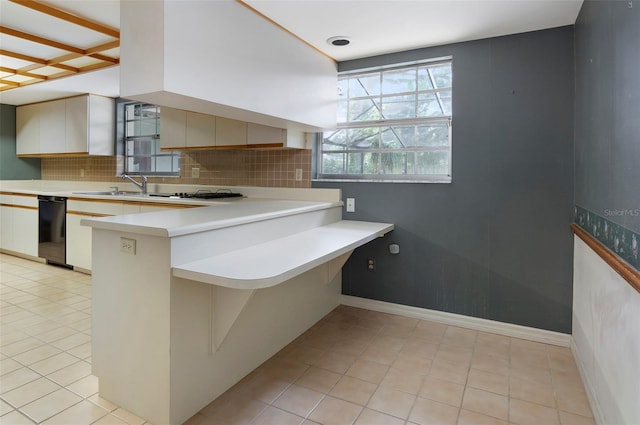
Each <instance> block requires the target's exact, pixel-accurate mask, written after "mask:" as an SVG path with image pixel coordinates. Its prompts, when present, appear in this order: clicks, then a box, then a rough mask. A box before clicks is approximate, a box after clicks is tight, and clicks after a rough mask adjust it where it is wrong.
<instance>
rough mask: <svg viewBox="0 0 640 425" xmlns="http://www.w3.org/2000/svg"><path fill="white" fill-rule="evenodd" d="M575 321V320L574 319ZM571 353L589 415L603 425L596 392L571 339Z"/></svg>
mask: <svg viewBox="0 0 640 425" xmlns="http://www.w3.org/2000/svg"><path fill="white" fill-rule="evenodd" d="M574 320H575V319H574ZM571 353H572V354H573V358H574V359H575V361H576V365H577V366H578V372H580V378H582V384H583V385H584V389H585V391H586V392H587V398H588V399H589V406H590V407H591V413H593V419H594V421H595V423H596V425H603V424H604V423H605V421H604V416H603V415H602V409H601V408H600V404H598V398H597V397H596V390H595V388H594V386H593V384H592V383H591V381H590V380H589V375H588V374H587V371H586V370H585V368H584V362H583V361H582V358H581V357H580V352H579V351H578V346H577V345H576V341H575V339H573V337H572V338H571Z"/></svg>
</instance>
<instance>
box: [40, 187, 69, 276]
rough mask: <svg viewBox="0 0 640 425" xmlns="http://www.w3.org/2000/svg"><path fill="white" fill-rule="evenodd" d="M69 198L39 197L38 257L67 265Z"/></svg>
mask: <svg viewBox="0 0 640 425" xmlns="http://www.w3.org/2000/svg"><path fill="white" fill-rule="evenodd" d="M66 234H67V198H63V197H60V196H42V195H41V196H38V257H41V258H45V259H46V260H47V262H51V263H56V264H62V265H66V263H67V255H66V253H67V250H66Z"/></svg>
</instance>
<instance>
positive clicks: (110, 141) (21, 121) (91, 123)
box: [16, 95, 115, 156]
mask: <svg viewBox="0 0 640 425" xmlns="http://www.w3.org/2000/svg"><path fill="white" fill-rule="evenodd" d="M16 124H17V128H16V153H17V155H18V156H39V155H56V154H63V155H114V146H115V106H114V100H113V99H111V98H108V97H102V96H95V95H84V96H77V97H72V98H67V99H59V100H52V101H49V102H42V103H36V104H32V105H25V106H18V107H17V108H16Z"/></svg>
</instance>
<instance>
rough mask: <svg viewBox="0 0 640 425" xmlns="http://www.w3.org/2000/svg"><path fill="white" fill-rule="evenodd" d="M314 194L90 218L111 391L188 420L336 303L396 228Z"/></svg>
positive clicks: (153, 412)
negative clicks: (367, 247) (360, 258)
mask: <svg viewBox="0 0 640 425" xmlns="http://www.w3.org/2000/svg"><path fill="white" fill-rule="evenodd" d="M313 192H314V190H313V189H309V190H308V191H304V192H299V193H300V194H303V193H304V196H302V197H300V200H296V199H280V200H279V199H266V198H262V199H253V198H243V199H234V200H230V201H226V202H216V203H215V205H213V206H204V207H200V208H190V209H176V210H165V211H158V212H151V213H142V214H133V215H121V216H112V217H103V218H87V219H83V220H82V223H83V224H84V225H86V226H91V227H92V231H93V236H92V243H93V278H92V287H93V300H94V304H93V337H92V338H93V373H94V374H95V375H96V376H97V377H98V378H99V390H100V395H101V396H102V397H104V398H106V399H108V400H111V401H112V402H114V403H117V404H118V405H120V406H122V407H124V408H126V409H128V410H130V411H132V412H134V413H136V414H137V415H139V416H141V417H144V418H146V419H148V420H149V421H151V422H152V423H154V424H156V425H161V424H171V425H177V424H181V423H183V422H184V421H186V420H187V419H189V417H191V416H192V415H193V414H195V413H196V412H198V411H199V410H200V409H201V408H202V407H204V406H205V405H206V404H208V403H209V402H210V401H212V400H213V399H215V398H216V397H218V396H219V395H220V394H222V393H223V392H224V391H225V390H227V389H228V388H229V387H231V386H232V385H233V384H235V383H236V382H237V381H239V380H240V379H241V378H242V377H244V376H245V375H246V374H248V373H249V372H251V371H252V370H253V369H255V368H256V367H257V366H259V365H260V364H261V363H263V362H264V361H266V360H267V359H268V358H269V357H271V356H272V355H273V354H275V353H276V352H277V351H279V350H280V349H281V348H283V347H284V346H285V345H287V344H288V343H289V342H291V341H292V340H293V339H295V338H296V337H298V336H299V335H300V334H301V333H303V332H304V331H305V330H306V329H308V328H309V327H311V326H312V325H313V324H314V323H315V322H316V321H318V320H319V319H320V318H322V317H323V316H325V315H326V314H327V313H329V312H330V311H331V310H332V309H333V308H335V307H336V306H337V305H338V304H339V296H340V292H341V276H340V270H341V268H342V265H343V264H344V262H345V261H346V259H347V258H348V257H349V255H350V254H351V252H352V251H353V250H354V249H355V248H357V247H358V246H361V245H363V244H365V243H367V242H369V241H371V240H373V239H375V238H377V237H382V236H383V235H384V234H386V233H387V232H389V231H391V230H393V225H392V224H386V223H368V222H356V221H347V220H342V219H341V217H342V202H341V201H340V193H339V191H330V192H322V193H323V195H322V196H321V197H318V198H316V199H314V196H313V195H312V194H313ZM310 194H311V195H310Z"/></svg>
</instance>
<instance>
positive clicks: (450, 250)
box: [313, 27, 574, 333]
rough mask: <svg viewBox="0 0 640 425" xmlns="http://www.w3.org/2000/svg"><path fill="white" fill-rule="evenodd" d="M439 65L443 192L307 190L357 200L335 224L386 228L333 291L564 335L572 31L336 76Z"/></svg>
mask: <svg viewBox="0 0 640 425" xmlns="http://www.w3.org/2000/svg"><path fill="white" fill-rule="evenodd" d="M449 55H451V56H453V76H454V87H453V138H452V140H453V183H452V184H391V183H325V182H315V183H314V185H313V186H314V187H338V188H341V189H342V191H343V197H345V198H346V197H355V198H356V213H353V214H352V213H344V214H343V216H344V218H346V219H354V220H371V221H382V222H391V223H395V225H396V230H394V231H393V232H392V233H391V234H389V235H388V236H387V237H385V238H384V239H380V240H377V241H374V242H372V243H370V244H368V245H366V246H364V247H362V248H360V249H358V250H356V252H354V254H353V255H352V257H351V259H350V260H349V261H348V263H347V264H346V265H345V267H344V269H343V293H345V294H348V295H355V296H358V297H364V298H371V299H376V300H382V301H389V302H393V303H399V304H405V305H410V306H417V307H423V308H428V309H434V310H440V311H446V312H453V313H459V314H465V315H469V316H475V317H481V318H487V319H492V320H498V321H502V322H508V323H516V324H521V325H526V326H533V327H537V328H541V329H549V330H554V331H560V332H566V333H570V332H571V303H572V289H571V288H572V235H571V233H570V230H569V224H570V223H571V222H572V209H573V185H572V182H573V115H574V114H573V88H574V72H573V28H572V27H563V28H557V29H553V30H546V31H539V32H532V33H526V34H520V35H514V36H508V37H500V38H494V39H486V40H480V41H474V42H468V43H461V44H454V45H448V46H441V47H436V48H427V49H421V50H414V51H408V52H402V53H397V54H391V55H385V56H380V57H374V58H367V59H362V60H355V61H350V62H343V63H341V64H340V70H350V69H358V68H363V67H368V66H375V65H383V64H389V63H398V62H405V61H410V60H418V59H425V58H435V57H440V56H449ZM389 243H398V244H399V245H400V254H399V255H396V256H392V255H390V254H389V253H388V249H387V246H388V244H389ZM369 257H374V258H375V260H376V264H377V268H376V271H375V272H369V271H368V270H367V267H366V261H367V258H369Z"/></svg>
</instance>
